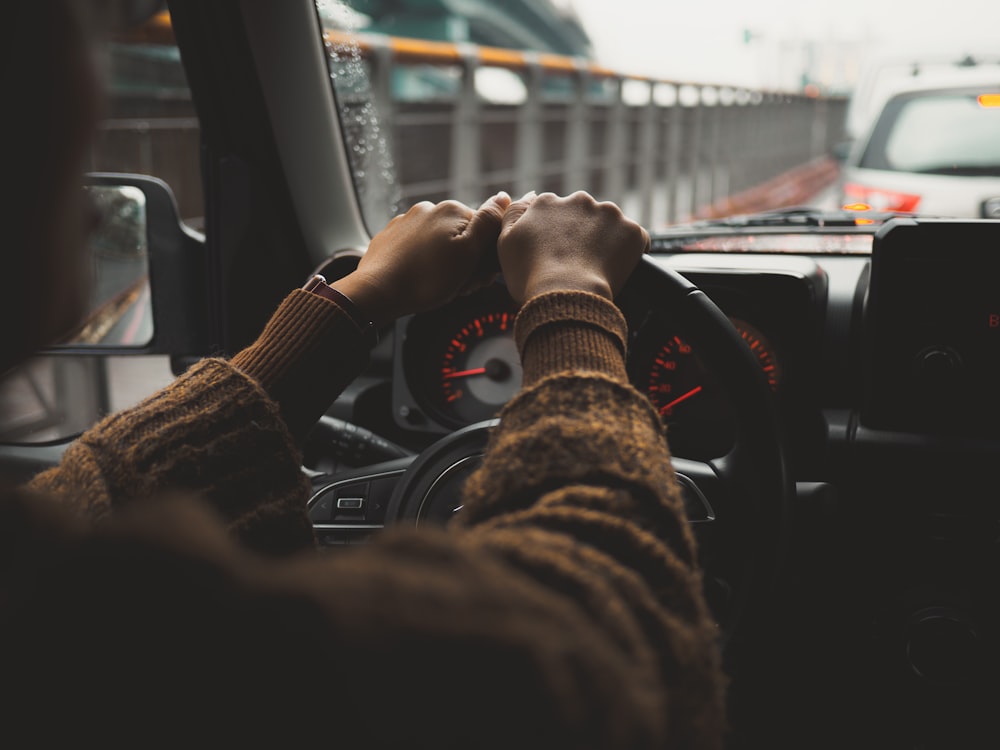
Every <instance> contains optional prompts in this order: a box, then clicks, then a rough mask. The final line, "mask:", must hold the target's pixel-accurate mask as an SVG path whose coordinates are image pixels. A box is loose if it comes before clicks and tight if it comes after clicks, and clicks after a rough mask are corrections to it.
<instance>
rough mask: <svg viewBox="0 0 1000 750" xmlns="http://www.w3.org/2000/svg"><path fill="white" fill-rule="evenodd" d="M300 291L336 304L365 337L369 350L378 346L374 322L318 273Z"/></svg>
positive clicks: (376, 328) (376, 329)
mask: <svg viewBox="0 0 1000 750" xmlns="http://www.w3.org/2000/svg"><path fill="white" fill-rule="evenodd" d="M302 290H303V291H305V292H312V293H313V294H315V295H317V296H320V297H325V298H326V299H328V300H330V301H331V302H333V303H334V304H336V305H337V306H338V307H340V308H341V309H342V310H343V311H344V312H345V313H347V316H348V317H349V318H350V319H351V320H352V321H354V324H355V325H356V326H357V327H358V329H359V330H360V331H361V334H362V335H363V336H364V337H365V340H366V341H367V342H368V346H369V347H370V348H371V347H374V346H375V345H376V344H378V338H379V337H378V327H377V326H376V325H375V321H373V320H371V319H370V318H368V317H367V316H366V315H365V314H364V313H362V312H361V309H360V308H359V307H358V306H357V305H356V304H354V301H353V300H352V299H351V298H350V297H348V296H347V295H346V294H344V293H343V292H341V291H339V290H337V289H334V288H333V287H332V286H330V285H329V284H328V283H327V281H326V277H325V276H323V275H322V274H319V273H317V274H314V275H313V277H312V278H310V279H309V281H307V282H306V283H305V285H304V286H303V287H302Z"/></svg>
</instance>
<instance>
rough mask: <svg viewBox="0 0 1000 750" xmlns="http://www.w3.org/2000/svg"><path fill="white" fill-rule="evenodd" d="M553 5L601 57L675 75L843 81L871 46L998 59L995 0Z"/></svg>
mask: <svg viewBox="0 0 1000 750" xmlns="http://www.w3.org/2000/svg"><path fill="white" fill-rule="evenodd" d="M554 2H556V4H557V5H563V6H567V5H568V6H571V7H573V8H574V9H575V10H576V13H577V15H578V16H579V17H580V19H581V21H582V22H583V24H584V27H585V28H586V29H587V32H588V33H589V35H590V37H591V39H592V40H593V42H594V48H595V53H596V55H597V57H598V59H599V60H600V61H601V62H603V63H604V64H606V65H608V66H609V67H613V68H616V69H620V70H623V71H625V72H631V73H636V74H641V75H651V76H657V77H663V78H668V79H675V80H693V81H704V82H713V83H714V82H720V83H733V84H741V85H758V86H765V87H773V88H785V87H788V86H793V85H794V84H795V83H796V82H797V81H799V80H800V77H801V74H802V72H803V70H804V69H805V68H806V67H808V68H809V69H810V70H811V71H812V74H813V77H814V78H819V79H820V80H821V82H822V83H824V84H825V85H827V86H832V87H843V86H847V85H850V84H851V83H852V82H853V80H854V79H855V78H856V76H857V73H858V69H859V68H860V65H861V60H862V58H863V57H864V55H865V53H866V51H869V50H882V51H887V50H890V49H893V48H906V49H907V51H910V50H913V49H921V50H924V51H929V50H931V49H935V50H939V51H943V52H946V53H948V54H956V55H958V54H960V53H965V52H975V51H976V50H988V51H989V52H990V53H991V54H993V55H994V56H1000V0H945V1H944V2H939V3H931V2H930V1H929V0H685V2H680V1H679V0H554ZM744 30H749V31H750V32H751V35H752V36H751V41H750V42H749V43H744ZM810 61H811V64H810Z"/></svg>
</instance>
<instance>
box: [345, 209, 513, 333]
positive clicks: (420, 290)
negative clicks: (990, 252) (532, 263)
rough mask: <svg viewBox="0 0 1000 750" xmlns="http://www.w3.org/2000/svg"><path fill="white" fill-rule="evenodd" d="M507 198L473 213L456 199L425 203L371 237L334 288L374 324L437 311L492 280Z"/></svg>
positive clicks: (495, 269) (397, 218)
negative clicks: (353, 269)
mask: <svg viewBox="0 0 1000 750" xmlns="http://www.w3.org/2000/svg"><path fill="white" fill-rule="evenodd" d="M509 205H510V196H509V195H507V193H504V192H500V193H498V194H497V195H494V196H493V197H492V198H490V199H489V200H487V201H486V202H485V203H483V205H482V206H480V208H479V209H478V210H476V211H474V210H473V209H471V208H469V207H468V206H466V205H465V204H463V203H459V202H458V201H444V202H442V203H437V204H434V203H430V202H429V201H424V202H422V203H418V204H416V205H415V206H413V207H412V208H411V209H410V210H409V211H407V212H406V213H405V214H402V215H400V216H397V217H395V218H394V219H392V221H390V222H389V223H388V225H386V227H385V229H383V230H382V231H381V232H379V233H378V234H377V235H375V237H374V238H373V239H372V241H371V244H370V245H369V246H368V250H367V252H366V253H365V254H364V256H363V257H362V258H361V261H360V263H358V267H357V269H356V270H355V271H353V272H352V273H350V274H349V275H347V276H345V277H344V278H342V279H339V280H337V281H334V282H333V283H332V286H334V287H336V288H337V289H338V290H339V291H341V292H343V293H344V294H346V295H347V296H348V297H350V298H351V300H352V301H353V302H354V303H355V304H356V305H358V307H360V308H361V309H362V310H363V311H364V312H365V313H366V314H368V315H369V316H370V317H371V318H372V320H374V321H375V322H376V324H382V323H387V322H389V321H390V320H394V319H395V318H398V317H400V316H402V315H408V314H411V313H418V312H423V311H424V310H431V309H433V308H435V307H440V306H441V305H443V304H444V303H446V302H448V301H450V300H452V299H454V298H455V297H457V296H458V295H460V294H466V293H468V292H470V291H473V290H475V289H477V288H479V287H481V286H483V285H485V284H487V283H489V282H490V281H492V280H493V278H494V277H495V276H496V274H497V272H498V270H499V269H498V267H497V262H496V242H497V235H498V234H499V233H500V223H501V221H502V219H503V215H504V212H505V211H506V210H507V207H508V206H509Z"/></svg>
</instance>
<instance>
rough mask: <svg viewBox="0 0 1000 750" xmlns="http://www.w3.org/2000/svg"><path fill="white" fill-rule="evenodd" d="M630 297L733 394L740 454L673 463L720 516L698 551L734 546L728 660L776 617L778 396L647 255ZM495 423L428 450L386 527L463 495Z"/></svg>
mask: <svg viewBox="0 0 1000 750" xmlns="http://www.w3.org/2000/svg"><path fill="white" fill-rule="evenodd" d="M622 294H623V295H626V294H628V295H639V296H641V297H643V298H645V299H648V300H650V301H652V300H655V304H656V306H657V307H658V308H659V309H660V310H663V311H664V312H665V313H667V314H668V315H669V316H671V318H672V319H674V320H676V321H678V327H679V328H680V329H681V330H682V332H683V335H684V338H685V340H686V341H688V342H689V343H690V344H691V345H692V346H693V347H694V348H695V349H696V351H698V353H699V356H700V357H701V359H702V361H703V363H704V364H705V366H706V368H708V369H709V370H711V371H712V372H713V373H714V374H716V376H717V377H718V379H719V381H720V383H721V385H722V387H723V388H725V389H726V390H727V391H728V392H729V395H730V401H731V405H732V410H733V414H734V417H735V420H734V421H735V430H736V439H735V443H734V445H733V447H732V449H731V450H730V451H729V452H728V453H726V454H725V455H724V456H721V457H719V458H717V459H713V460H710V461H692V460H690V459H682V458H674V468H675V471H676V472H677V473H678V475H679V476H681V477H683V479H684V480H685V481H689V482H690V483H691V484H693V485H694V486H695V487H696V488H697V490H698V491H700V493H701V495H702V500H703V501H706V505H707V507H708V509H709V515H711V516H712V518H711V519H706V520H711V523H710V524H704V525H703V527H700V528H699V532H701V533H697V534H696V536H698V537H699V549H700V550H701V548H702V547H703V545H704V544H705V542H706V539H712V538H713V537H716V538H718V539H720V540H721V542H722V543H723V544H724V545H726V546H727V547H728V548H727V549H726V551H725V552H726V558H727V560H726V563H727V564H725V565H724V566H723V567H724V569H725V575H727V576H729V577H730V578H732V577H733V576H734V575H735V576H737V577H738V580H737V581H735V582H734V581H732V580H728V579H723V580H724V581H725V583H724V586H723V587H724V588H726V589H728V590H729V591H730V592H731V593H730V594H729V595H728V597H727V598H728V608H727V609H728V613H727V616H726V618H725V621H724V622H721V623H720V630H721V636H722V642H723V647H724V649H725V651H726V653H727V654H729V653H731V652H732V651H733V650H734V648H733V647H734V643H735V642H736V641H738V640H739V637H740V636H741V635H742V634H744V633H746V632H747V631H748V630H750V629H752V627H753V623H754V622H755V621H757V620H759V618H760V617H762V616H763V615H764V614H765V613H767V612H768V609H769V607H768V601H769V599H770V598H771V596H773V595H774V593H775V591H776V588H777V581H778V572H779V570H780V569H781V565H782V562H783V560H784V557H785V554H786V548H787V544H788V525H789V514H790V510H791V507H792V498H793V496H794V483H793V482H792V480H791V477H790V474H789V471H788V466H787V461H786V450H785V445H784V440H783V436H782V430H781V425H780V420H779V418H778V414H777V410H776V407H775V403H774V398H773V395H772V393H771V390H770V387H769V386H768V383H767V380H766V378H765V376H764V373H763V371H762V370H761V368H760V365H759V364H758V362H757V359H756V358H755V357H754V356H753V353H752V352H751V351H750V348H749V347H748V345H747V344H746V342H745V341H744V340H743V338H742V337H741V336H740V335H739V332H738V331H737V330H736V328H735V327H734V326H733V325H732V323H731V322H730V321H729V319H728V318H727V317H726V315H725V314H724V313H723V312H722V311H721V310H720V309H719V308H718V306H716V304H715V303H714V302H712V300H711V299H710V298H709V297H708V295H706V294H705V293H704V292H702V291H701V290H700V289H699V288H698V287H697V286H696V285H695V284H693V283H692V282H690V281H689V280H687V279H686V278H684V277H683V276H681V275H680V274H679V273H677V272H676V271H673V270H671V269H667V268H663V267H661V266H659V265H658V264H657V263H656V262H655V261H654V260H653V259H652V258H650V257H648V256H646V257H643V259H642V260H641V262H640V264H639V266H638V267H637V269H636V271H635V272H634V273H633V274H632V276H631V278H630V279H629V281H628V284H627V285H626V287H625V289H623V290H622ZM497 422H498V420H488V421H485V422H480V423H478V424H474V425H470V426H468V427H465V428H463V429H460V430H458V431H456V432H454V433H451V434H450V435H448V436H446V437H444V438H442V439H441V440H439V441H437V442H436V443H434V444H432V445H431V446H429V447H428V448H426V449H425V450H424V451H422V452H421V453H420V455H419V456H418V457H417V458H416V459H415V460H414V462H413V463H412V464H411V465H410V466H409V467H408V468H407V469H406V471H405V472H404V473H403V476H402V478H401V479H400V481H399V483H398V484H397V485H396V488H395V490H394V492H393V494H392V497H391V499H390V501H389V504H388V507H387V512H386V519H385V523H386V525H387V526H388V525H391V524H394V523H413V524H419V523H420V522H421V521H422V520H423V519H425V518H427V517H429V516H428V513H429V510H428V504H429V503H430V504H432V505H433V504H434V503H435V502H439V501H440V498H441V497H444V498H445V500H444V502H448V501H449V500H450V498H453V497H455V496H457V495H454V494H452V495H448V493H449V492H454V491H455V490H457V489H458V482H459V481H463V480H464V476H465V475H467V474H468V473H470V472H471V470H472V468H474V466H475V464H476V463H478V462H477V461H475V459H476V458H477V457H481V456H482V453H483V451H484V450H485V448H486V443H487V440H488V434H489V430H490V429H491V428H492V427H493V426H495V425H496V424H497ZM470 459H471V461H470ZM439 510H440V509H439ZM439 515H440V514H439ZM709 527H710V529H711V530H710V531H708V528H709ZM702 528H704V529H705V531H702ZM712 543H713V544H714V543H715V540H713V541H712ZM705 570H706V581H707V582H708V583H710V584H711V583H714V582H715V576H716V573H717V571H714V570H711V569H710V568H709V566H708V565H707V564H706V568H705Z"/></svg>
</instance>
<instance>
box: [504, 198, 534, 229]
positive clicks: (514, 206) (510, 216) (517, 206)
mask: <svg viewBox="0 0 1000 750" xmlns="http://www.w3.org/2000/svg"><path fill="white" fill-rule="evenodd" d="M533 200H534V197H532V198H531V199H530V200H524V199H523V198H522V199H520V200H516V201H514V202H513V203H511V204H510V206H508V207H507V211H506V212H505V213H504V215H503V222H502V223H501V224H500V236H501V237H502V236H503V235H505V234H507V233H508V232H510V230H511V229H512V228H513V226H514V224H516V223H517V221H518V219H520V218H521V217H522V216H524V212H525V211H527V210H528V208H529V207H530V206H531V202H532V201H533Z"/></svg>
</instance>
